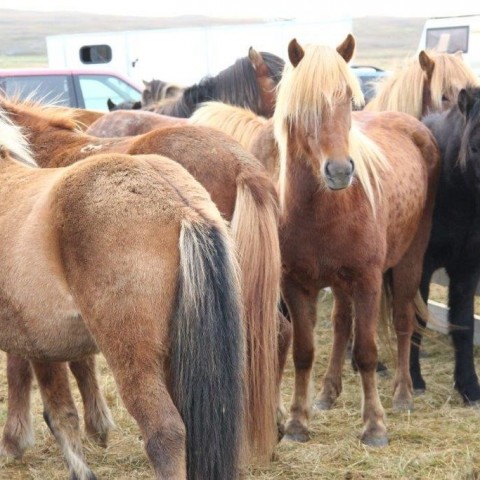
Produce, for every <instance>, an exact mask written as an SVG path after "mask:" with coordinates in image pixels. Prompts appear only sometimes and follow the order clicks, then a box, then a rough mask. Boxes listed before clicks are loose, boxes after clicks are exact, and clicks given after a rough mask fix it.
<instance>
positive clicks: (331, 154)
mask: <svg viewBox="0 0 480 480" xmlns="http://www.w3.org/2000/svg"><path fill="white" fill-rule="evenodd" d="M354 49H355V40H354V37H353V36H352V35H348V36H347V38H346V39H345V40H344V42H343V43H342V44H341V45H339V46H338V47H337V49H334V48H330V47H328V46H321V45H308V46H306V47H305V48H302V47H301V46H300V45H299V44H298V43H297V41H296V40H292V41H291V42H290V44H289V48H288V56H289V60H290V63H289V64H288V66H287V67H286V68H285V71H284V74H283V77H282V80H281V82H280V84H279V89H278V92H277V104H276V108H275V113H274V117H273V121H274V131H275V137H276V139H277V142H278V145H279V152H280V178H279V180H280V181H279V184H280V185H279V190H280V203H281V224H280V244H281V253H282V263H283V282H282V294H283V297H284V299H285V301H286V303H287V305H288V309H289V312H290V315H291V318H292V321H293V328H294V335H293V359H294V366H295V390H294V395H293V403H292V405H291V409H290V415H291V417H290V420H289V421H288V423H287V425H286V436H287V437H288V438H290V439H294V440H299V441H305V440H307V439H308V437H309V432H308V419H309V417H310V410H311V395H310V392H311V389H310V382H311V378H310V377H311V370H312V363H313V357H314V341H313V339H314V335H313V333H314V326H315V322H316V302H317V295H318V293H319V290H320V289H322V288H325V287H330V288H331V289H332V292H333V295H334V309H333V312H332V320H333V332H334V337H333V346H332V352H331V356H330V361H329V364H328V368H327V371H326V373H325V375H324V377H323V384H322V389H321V391H320V394H319V396H318V398H317V402H316V406H317V407H318V408H330V407H331V406H332V405H333V403H334V401H335V399H336V398H337V397H338V395H339V394H340V392H341V389H342V379H341V372H342V365H343V362H344V358H345V351H346V347H347V343H348V340H349V338H350V337H351V334H352V327H353V356H354V359H355V362H356V364H357V366H358V369H359V372H360V376H361V381H362V387H363V401H362V418H363V422H364V427H363V431H362V435H361V438H362V441H363V442H364V443H366V444H369V445H378V446H380V445H385V444H386V443H387V442H388V437H387V429H386V426H385V415H384V410H383V407H382V404H381V402H380V398H379V396H378V392H377V387H376V375H375V370H376V366H377V346H376V334H377V323H378V317H379V313H380V300H381V296H382V288H383V289H384V290H385V291H386V292H389V293H390V294H391V295H389V296H388V298H390V300H391V302H392V303H391V308H392V312H393V323H394V328H395V331H396V333H397V355H398V365H397V371H396V375H395V379H394V395H393V405H394V407H395V408H400V409H405V408H406V409H409V408H411V406H412V398H413V397H412V383H411V379H410V374H409V353H410V339H411V335H412V332H413V328H414V323H415V311H416V304H415V300H417V299H419V295H418V287H419V283H420V276H421V265H422V259H423V255H424V252H425V248H426V246H427V242H428V237H429V234H430V227H431V222H432V210H433V203H434V197H435V190H436V186H437V182H438V174H439V154H438V149H437V146H436V142H435V140H434V139H433V136H432V135H431V133H430V131H429V130H428V128H426V127H425V126H424V125H423V124H422V123H421V122H420V121H418V120H417V119H415V118H414V117H412V116H411V115H407V114H404V113H396V112H388V113H387V112H378V113H372V112H363V111H361V112H352V103H353V104H354V105H358V104H361V102H362V100H363V97H362V93H361V90H360V86H359V83H358V80H357V78H356V77H355V76H354V74H353V73H352V72H351V70H350V69H349V67H348V61H349V60H350V59H351V58H352V55H353V53H354Z"/></svg>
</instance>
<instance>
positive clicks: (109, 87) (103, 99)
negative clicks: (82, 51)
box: [78, 74, 141, 110]
mask: <svg viewBox="0 0 480 480" xmlns="http://www.w3.org/2000/svg"><path fill="white" fill-rule="evenodd" d="M78 81H79V82H80V89H81V91H82V94H83V101H84V103H85V108H87V109H89V110H108V106H107V100H108V99H109V98H110V99H111V100H112V101H113V103H115V104H118V103H122V102H136V101H139V100H140V98H141V93H140V92H138V91H137V90H136V89H135V88H133V87H132V86H131V85H129V84H128V83H126V82H124V81H123V80H121V79H120V78H116V77H112V76H110V75H87V74H85V75H79V76H78Z"/></svg>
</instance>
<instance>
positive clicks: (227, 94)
mask: <svg viewBox="0 0 480 480" xmlns="http://www.w3.org/2000/svg"><path fill="white" fill-rule="evenodd" d="M260 54H261V55H262V57H263V60H264V62H265V64H266V65H267V68H268V70H269V73H270V74H271V76H272V78H273V80H274V82H275V84H278V82H279V81H280V78H281V76H282V71H283V66H284V63H285V62H284V61H283V60H282V59H281V58H280V57H278V56H276V55H274V54H272V53H268V52H260ZM211 100H218V101H220V102H224V103H229V104H233V105H238V106H242V107H245V108H249V109H251V110H255V109H257V110H258V109H259V108H260V107H261V105H260V102H261V99H260V92H259V89H258V83H257V79H256V76H255V70H254V68H253V66H252V63H251V61H250V59H249V58H248V57H242V58H239V59H237V60H236V61H235V63H234V64H233V65H230V66H229V67H227V68H225V69H224V70H222V71H221V72H220V73H218V74H217V75H215V76H211V75H208V76H206V77H203V78H202V79H201V80H200V81H199V82H198V83H195V84H194V85H191V86H189V87H187V88H185V90H183V92H182V94H181V95H180V96H179V97H177V98H176V100H174V101H172V102H162V103H161V104H157V106H156V107H155V110H154V111H155V112H157V113H163V114H166V115H174V116H182V117H189V116H190V115H192V113H193V112H194V111H195V109H196V108H197V105H198V104H200V103H204V102H208V101H211Z"/></svg>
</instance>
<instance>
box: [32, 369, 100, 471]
mask: <svg viewBox="0 0 480 480" xmlns="http://www.w3.org/2000/svg"><path fill="white" fill-rule="evenodd" d="M32 365H33V369H34V371H35V376H36V377H37V381H38V385H39V387H40V393H41V395H42V400H43V408H44V410H43V418H44V419H45V422H46V423H47V425H48V427H49V428H50V431H51V432H52V433H53V435H54V436H55V439H56V440H57V442H58V443H59V445H60V447H61V449H62V452H63V455H64V457H65V460H66V462H67V464H68V468H69V470H70V475H71V476H70V479H71V480H95V479H96V477H95V475H94V474H93V472H92V471H91V470H90V469H89V468H88V466H87V464H86V463H85V458H84V455H83V448H82V442H81V438H80V428H79V419H78V412H77V409H76V408H75V404H74V402H73V398H72V394H71V391H70V384H69V382H68V371H67V365H66V363H64V362H52V363H41V362H32Z"/></svg>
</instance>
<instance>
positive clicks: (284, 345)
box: [277, 311, 293, 440]
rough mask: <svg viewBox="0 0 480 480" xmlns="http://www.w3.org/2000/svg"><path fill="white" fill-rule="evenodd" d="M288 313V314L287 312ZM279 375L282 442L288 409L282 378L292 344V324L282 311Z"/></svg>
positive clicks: (280, 320)
mask: <svg viewBox="0 0 480 480" xmlns="http://www.w3.org/2000/svg"><path fill="white" fill-rule="evenodd" d="M287 313H288V312H287ZM278 327H279V330H278V373H277V389H278V392H277V395H278V403H277V428H278V439H279V440H281V439H282V437H283V435H284V434H285V425H284V423H285V419H286V418H287V415H288V413H287V409H286V408H285V406H284V405H283V401H282V388H281V387H282V377H283V372H284V370H285V364H286V363H287V357H288V351H289V349H290V344H291V343H292V334H293V330H292V324H291V322H290V320H289V319H288V318H287V317H286V316H285V315H283V313H282V312H281V311H279V312H278Z"/></svg>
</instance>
